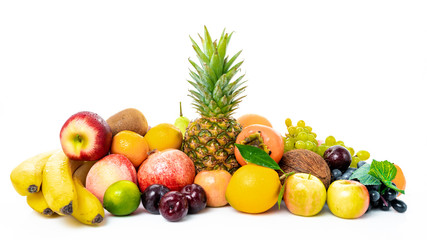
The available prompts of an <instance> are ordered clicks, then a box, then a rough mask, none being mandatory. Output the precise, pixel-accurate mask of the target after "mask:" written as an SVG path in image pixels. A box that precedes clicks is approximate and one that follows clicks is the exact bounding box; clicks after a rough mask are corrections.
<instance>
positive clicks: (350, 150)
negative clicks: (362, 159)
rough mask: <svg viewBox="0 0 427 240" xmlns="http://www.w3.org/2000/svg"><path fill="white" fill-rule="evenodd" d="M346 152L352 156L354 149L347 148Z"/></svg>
mask: <svg viewBox="0 0 427 240" xmlns="http://www.w3.org/2000/svg"><path fill="white" fill-rule="evenodd" d="M347 150H348V151H349V152H350V155H351V156H353V155H354V149H353V148H352V147H348V148H347Z"/></svg>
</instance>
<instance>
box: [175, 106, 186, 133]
mask: <svg viewBox="0 0 427 240" xmlns="http://www.w3.org/2000/svg"><path fill="white" fill-rule="evenodd" d="M189 123H190V120H189V119H188V118H187V117H184V116H182V106H181V102H179V118H177V119H176V120H175V123H174V125H175V126H176V127H178V128H179V130H181V132H182V136H184V135H185V130H186V129H187V127H188V124H189Z"/></svg>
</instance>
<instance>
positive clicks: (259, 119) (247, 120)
mask: <svg viewBox="0 0 427 240" xmlns="http://www.w3.org/2000/svg"><path fill="white" fill-rule="evenodd" d="M237 122H238V123H240V124H241V125H242V127H243V128H245V127H247V126H249V125H254V124H261V125H264V126H268V127H273V126H272V125H271V123H270V121H268V119H267V118H265V117H263V116H260V115H258V114H253V113H251V114H244V115H242V116H240V117H239V118H238V119H237Z"/></svg>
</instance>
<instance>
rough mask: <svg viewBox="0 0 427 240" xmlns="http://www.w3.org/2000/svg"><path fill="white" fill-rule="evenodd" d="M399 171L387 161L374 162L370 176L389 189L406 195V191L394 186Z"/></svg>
mask: <svg viewBox="0 0 427 240" xmlns="http://www.w3.org/2000/svg"><path fill="white" fill-rule="evenodd" d="M396 173H397V169H396V167H395V166H394V164H393V163H391V162H389V161H387V160H385V161H381V162H379V161H377V160H375V159H373V160H372V164H371V168H370V170H369V172H368V174H369V175H371V176H373V177H375V178H377V179H379V180H380V181H381V182H382V183H384V185H386V186H387V187H389V188H391V189H394V190H396V191H398V192H400V193H403V194H405V191H404V190H401V189H399V188H397V187H396V186H394V185H393V184H392V180H393V179H394V178H395V177H396Z"/></svg>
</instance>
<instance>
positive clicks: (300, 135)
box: [297, 132, 308, 141]
mask: <svg viewBox="0 0 427 240" xmlns="http://www.w3.org/2000/svg"><path fill="white" fill-rule="evenodd" d="M307 138H308V134H307V133H306V132H300V133H298V135H297V139H298V140H301V141H305V140H307Z"/></svg>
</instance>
